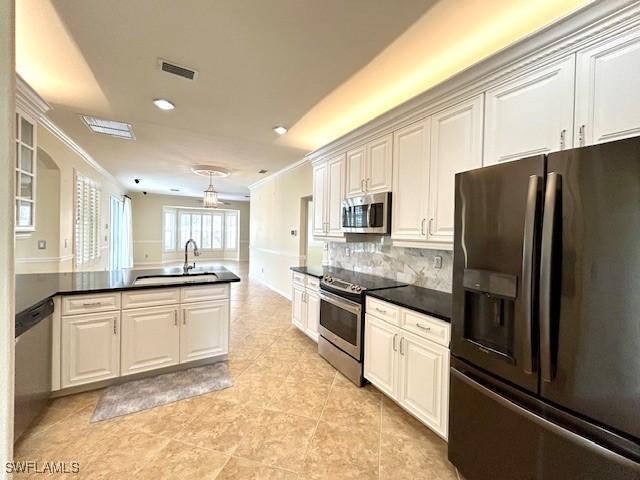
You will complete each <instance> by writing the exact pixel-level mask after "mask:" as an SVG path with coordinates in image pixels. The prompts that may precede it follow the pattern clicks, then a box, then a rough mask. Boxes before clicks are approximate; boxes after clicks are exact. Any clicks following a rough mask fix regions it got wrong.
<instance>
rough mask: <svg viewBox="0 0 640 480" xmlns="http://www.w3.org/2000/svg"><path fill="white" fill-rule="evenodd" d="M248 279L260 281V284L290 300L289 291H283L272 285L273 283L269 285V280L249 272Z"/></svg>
mask: <svg viewBox="0 0 640 480" xmlns="http://www.w3.org/2000/svg"><path fill="white" fill-rule="evenodd" d="M249 279H251V280H255V281H257V282H260V283H261V284H262V285H264V286H265V287H267V288H268V289H270V290H273V291H274V292H276V293H277V294H278V295H282V296H283V297H284V298H286V299H287V300H289V301H291V292H288V293H285V292H283V291H282V290H280V289H279V288H278V287H274V286H273V285H271V284H270V283H269V282H267V281H266V280H264V279H262V278H259V277H256V276H255V275H251V274H249Z"/></svg>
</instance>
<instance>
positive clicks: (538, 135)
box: [484, 56, 575, 165]
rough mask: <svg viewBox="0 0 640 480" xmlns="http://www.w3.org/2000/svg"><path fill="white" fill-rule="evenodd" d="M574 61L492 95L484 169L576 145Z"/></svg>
mask: <svg viewBox="0 0 640 480" xmlns="http://www.w3.org/2000/svg"><path fill="white" fill-rule="evenodd" d="M574 71H575V58H574V57H573V56H571V57H568V58H566V59H563V60H561V61H559V62H556V63H554V64H552V65H550V66H546V67H543V68H540V69H538V70H536V71H534V72H531V73H529V74H527V75H525V76H523V77H519V78H516V79H514V80H511V81H509V82H507V83H504V84H502V85H499V86H497V87H495V88H493V89H491V90H488V91H487V92H486V98H485V102H486V106H485V108H486V112H485V137H484V165H493V164H496V163H499V162H504V161H508V160H517V159H519V158H523V157H527V156H531V155H536V154H541V153H548V152H551V151H557V150H562V149H564V148H569V147H571V145H572V144H573V101H574Z"/></svg>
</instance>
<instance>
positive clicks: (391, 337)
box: [364, 315, 400, 398]
mask: <svg viewBox="0 0 640 480" xmlns="http://www.w3.org/2000/svg"><path fill="white" fill-rule="evenodd" d="M364 332H365V340H364V377H365V378H366V379H367V380H369V381H370V382H371V383H373V384H374V385H375V386H376V387H378V388H379V389H380V390H381V391H383V392H384V393H386V394H387V395H389V396H390V397H391V398H396V375H397V374H396V370H397V365H396V364H397V358H398V356H397V354H396V351H397V345H398V342H399V338H400V335H399V333H398V332H399V330H398V329H397V328H394V327H393V326H392V325H389V324H388V323H387V322H385V321H384V320H379V319H377V318H376V317H373V316H371V315H366V317H365V329H364Z"/></svg>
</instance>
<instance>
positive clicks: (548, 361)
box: [540, 172, 562, 382]
mask: <svg viewBox="0 0 640 480" xmlns="http://www.w3.org/2000/svg"><path fill="white" fill-rule="evenodd" d="M561 180H562V177H561V176H560V174H559V173H556V172H551V173H549V174H548V175H547V189H546V192H545V198H544V217H543V221H542V248H541V254H540V256H541V261H540V369H541V371H542V380H543V381H544V382H551V380H553V377H554V372H553V365H552V363H553V361H552V358H551V315H552V311H551V310H552V303H553V298H552V295H553V292H552V289H553V286H554V285H553V247H554V245H553V242H554V236H555V232H554V229H555V223H556V216H557V210H556V209H557V204H558V201H557V200H558V193H559V192H560V189H561V188H562V183H561Z"/></svg>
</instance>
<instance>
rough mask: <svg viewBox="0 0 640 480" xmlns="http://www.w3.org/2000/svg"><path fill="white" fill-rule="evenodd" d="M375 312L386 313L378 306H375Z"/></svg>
mask: <svg viewBox="0 0 640 480" xmlns="http://www.w3.org/2000/svg"><path fill="white" fill-rule="evenodd" d="M376 312H380V313H387V311H386V310H385V309H384V308H380V307H376Z"/></svg>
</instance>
